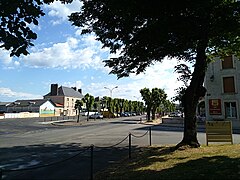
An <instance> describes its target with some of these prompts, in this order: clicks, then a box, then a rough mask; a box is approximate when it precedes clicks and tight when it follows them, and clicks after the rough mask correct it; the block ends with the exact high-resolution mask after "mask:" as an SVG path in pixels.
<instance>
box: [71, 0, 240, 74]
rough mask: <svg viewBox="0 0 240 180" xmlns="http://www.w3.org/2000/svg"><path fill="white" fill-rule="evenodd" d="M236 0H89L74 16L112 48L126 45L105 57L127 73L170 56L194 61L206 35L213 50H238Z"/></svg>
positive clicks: (74, 20)
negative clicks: (115, 53) (112, 57)
mask: <svg viewBox="0 0 240 180" xmlns="http://www.w3.org/2000/svg"><path fill="white" fill-rule="evenodd" d="M233 2H234V1H232V0H231V1H230V0H214V1H213V0H207V1H201V0H197V1H190V0H184V1H177V0H173V1H151V2H149V1H147V0H140V1H139V0H131V1H128V0H122V1H118V2H116V1H111V0H108V1H106V0H100V1H99V0H83V7H82V11H81V12H76V13H73V14H72V15H71V16H70V21H72V23H73V25H75V26H80V27H82V28H83V31H82V33H83V34H85V33H89V32H94V33H96V35H97V39H98V40H100V41H101V42H102V43H103V44H104V47H109V48H110V49H111V52H116V51H117V50H120V51H121V56H120V57H118V58H114V59H110V60H106V61H105V62H106V65H107V66H109V67H111V68H112V73H114V74H117V76H118V77H123V76H128V75H129V73H132V72H136V73H137V74H138V73H141V72H143V71H144V70H145V68H146V67H147V66H149V65H151V64H153V63H154V62H155V61H162V59H163V58H164V57H166V56H168V57H172V58H173V57H176V58H178V59H184V60H187V61H194V60H195V57H196V53H197V47H198V44H199V43H200V41H203V40H204V41H205V42H204V43H205V44H206V45H205V46H207V47H208V51H209V53H210V52H211V53H214V54H216V53H218V54H219V53H220V52H222V50H226V49H227V50H229V51H231V52H229V53H233V52H234V53H236V52H237V51H238V50H239V41H240V38H239V12H240V8H239V2H235V3H233ZM173 4H174V6H173ZM202 43H203V42H202ZM230 46H231V48H229V47H230Z"/></svg>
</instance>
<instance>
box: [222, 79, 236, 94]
mask: <svg viewBox="0 0 240 180" xmlns="http://www.w3.org/2000/svg"><path fill="white" fill-rule="evenodd" d="M223 92H224V93H235V83H234V77H233V76H231V77H223Z"/></svg>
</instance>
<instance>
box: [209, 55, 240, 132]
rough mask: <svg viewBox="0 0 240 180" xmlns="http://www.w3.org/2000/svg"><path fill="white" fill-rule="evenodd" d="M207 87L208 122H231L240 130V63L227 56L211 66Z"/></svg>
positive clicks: (233, 57) (236, 59)
mask: <svg viewBox="0 0 240 180" xmlns="http://www.w3.org/2000/svg"><path fill="white" fill-rule="evenodd" d="M204 84H205V87H206V89H207V93H206V96H205V110H206V120H230V121H232V125H233V127H234V128H240V61H239V59H238V58H237V57H235V56H227V57H225V58H223V59H220V58H216V61H214V62H212V63H210V64H209V66H208V69H207V72H206V77H205V82H204Z"/></svg>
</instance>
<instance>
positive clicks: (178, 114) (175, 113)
mask: <svg viewBox="0 0 240 180" xmlns="http://www.w3.org/2000/svg"><path fill="white" fill-rule="evenodd" d="M169 117H182V113H180V112H171V113H170V115H169Z"/></svg>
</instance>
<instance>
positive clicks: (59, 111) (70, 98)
mask: <svg viewBox="0 0 240 180" xmlns="http://www.w3.org/2000/svg"><path fill="white" fill-rule="evenodd" d="M43 97H44V99H51V100H52V101H53V102H54V103H55V106H56V111H55V113H56V115H65V116H75V115H76V114H77V112H76V109H75V102H76V101H77V100H81V99H82V98H83V95H82V90H81V89H78V90H77V88H76V87H72V88H69V87H64V86H60V87H58V84H51V90H50V92H49V93H48V94H46V95H45V96H43Z"/></svg>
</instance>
